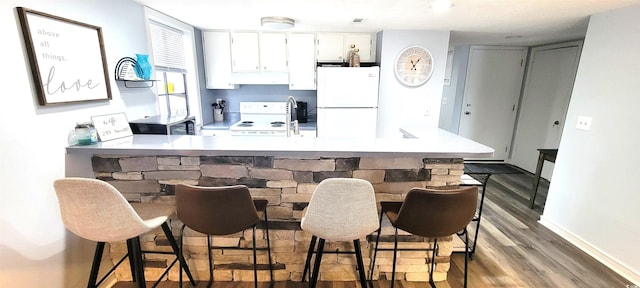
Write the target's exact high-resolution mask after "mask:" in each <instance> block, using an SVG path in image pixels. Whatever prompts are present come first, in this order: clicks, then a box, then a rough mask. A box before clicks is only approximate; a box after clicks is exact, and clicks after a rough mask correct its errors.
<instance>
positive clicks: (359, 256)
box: [353, 239, 367, 288]
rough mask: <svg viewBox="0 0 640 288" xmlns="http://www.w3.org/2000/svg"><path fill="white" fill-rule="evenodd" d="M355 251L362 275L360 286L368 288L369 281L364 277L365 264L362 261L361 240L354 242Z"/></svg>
mask: <svg viewBox="0 0 640 288" xmlns="http://www.w3.org/2000/svg"><path fill="white" fill-rule="evenodd" d="M353 250H355V252H356V264H357V265H358V274H360V285H362V288H367V279H366V276H364V262H363V261H362V250H361V249H360V240H359V239H356V240H353Z"/></svg>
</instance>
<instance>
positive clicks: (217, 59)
mask: <svg viewBox="0 0 640 288" xmlns="http://www.w3.org/2000/svg"><path fill="white" fill-rule="evenodd" d="M202 46H203V50H204V52H203V54H204V70H205V75H206V87H207V88H208V89H235V88H236V87H237V86H236V85H234V84H233V81H232V79H231V37H230V35H229V32H219V31H203V32H202Z"/></svg>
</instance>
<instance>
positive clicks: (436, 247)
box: [429, 238, 466, 288]
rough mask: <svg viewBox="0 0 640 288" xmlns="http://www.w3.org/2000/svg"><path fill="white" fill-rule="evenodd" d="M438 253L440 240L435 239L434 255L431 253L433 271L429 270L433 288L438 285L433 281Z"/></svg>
mask: <svg viewBox="0 0 640 288" xmlns="http://www.w3.org/2000/svg"><path fill="white" fill-rule="evenodd" d="M465 246H466V244H465ZM465 249H466V248H465ZM437 251H438V238H433V253H431V269H429V284H430V285H431V287H432V288H436V283H435V282H434V281H433V271H434V270H435V269H436V253H437Z"/></svg>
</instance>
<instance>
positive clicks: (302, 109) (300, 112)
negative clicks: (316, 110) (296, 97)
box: [296, 101, 307, 123]
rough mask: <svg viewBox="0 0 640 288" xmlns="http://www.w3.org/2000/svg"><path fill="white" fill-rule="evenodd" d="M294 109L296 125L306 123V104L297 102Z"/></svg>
mask: <svg viewBox="0 0 640 288" xmlns="http://www.w3.org/2000/svg"><path fill="white" fill-rule="evenodd" d="M297 103H298V106H297V107H296V114H297V115H296V119H297V120H298V123H307V102H302V101H298V102H297Z"/></svg>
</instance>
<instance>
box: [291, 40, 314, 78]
mask: <svg viewBox="0 0 640 288" xmlns="http://www.w3.org/2000/svg"><path fill="white" fill-rule="evenodd" d="M315 40H316V37H315V35H314V34H312V33H304V34H302V33H292V34H289V38H288V41H287V49H288V54H289V89H290V90H315V89H316V59H315V51H316V50H315V47H316V46H315V43H316V42H315Z"/></svg>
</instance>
